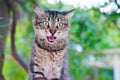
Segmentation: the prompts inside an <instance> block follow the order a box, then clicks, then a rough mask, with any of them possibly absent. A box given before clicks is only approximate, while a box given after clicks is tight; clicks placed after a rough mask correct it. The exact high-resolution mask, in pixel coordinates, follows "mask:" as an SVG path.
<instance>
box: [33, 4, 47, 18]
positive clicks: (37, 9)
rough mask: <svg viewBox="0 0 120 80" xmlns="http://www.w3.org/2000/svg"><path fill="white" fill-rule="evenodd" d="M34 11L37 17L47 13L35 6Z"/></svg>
mask: <svg viewBox="0 0 120 80" xmlns="http://www.w3.org/2000/svg"><path fill="white" fill-rule="evenodd" d="M33 11H34V13H35V15H37V16H40V15H42V14H44V13H45V11H44V10H43V9H41V8H39V7H38V6H37V5H34V6H33Z"/></svg>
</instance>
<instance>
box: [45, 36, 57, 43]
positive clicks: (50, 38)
mask: <svg viewBox="0 0 120 80" xmlns="http://www.w3.org/2000/svg"><path fill="white" fill-rule="evenodd" d="M47 39H48V41H49V42H53V41H55V39H56V37H54V36H49V37H47Z"/></svg>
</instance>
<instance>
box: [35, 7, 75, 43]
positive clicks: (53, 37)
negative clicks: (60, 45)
mask: <svg viewBox="0 0 120 80" xmlns="http://www.w3.org/2000/svg"><path fill="white" fill-rule="evenodd" d="M34 12H35V18H34V20H33V25H34V29H35V34H36V35H37V36H38V37H39V39H44V40H46V42H48V43H54V42H56V41H57V40H62V39H64V38H67V34H68V30H69V24H68V18H69V17H71V16H72V13H73V10H71V11H67V12H58V11H44V10H41V9H40V8H39V7H37V6H35V7H34Z"/></svg>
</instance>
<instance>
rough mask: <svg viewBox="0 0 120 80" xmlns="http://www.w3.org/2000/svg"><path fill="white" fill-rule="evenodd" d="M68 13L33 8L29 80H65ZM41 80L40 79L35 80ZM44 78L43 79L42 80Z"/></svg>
mask: <svg viewBox="0 0 120 80" xmlns="http://www.w3.org/2000/svg"><path fill="white" fill-rule="evenodd" d="M72 11H73V10H71V11H69V12H58V11H43V10H41V9H39V8H38V7H37V6H36V7H35V8H34V12H35V15H36V16H35V19H34V20H33V25H34V29H35V39H34V44H33V50H32V55H31V60H30V80H67V79H63V75H64V74H65V75H66V76H67V74H66V73H65V71H64V70H65V65H66V64H67V61H66V58H65V56H66V53H67V43H68V38H67V35H68V29H69V24H68V17H70V15H69V14H70V13H71V12H72ZM37 78H41V79H37ZM42 78H44V79H42Z"/></svg>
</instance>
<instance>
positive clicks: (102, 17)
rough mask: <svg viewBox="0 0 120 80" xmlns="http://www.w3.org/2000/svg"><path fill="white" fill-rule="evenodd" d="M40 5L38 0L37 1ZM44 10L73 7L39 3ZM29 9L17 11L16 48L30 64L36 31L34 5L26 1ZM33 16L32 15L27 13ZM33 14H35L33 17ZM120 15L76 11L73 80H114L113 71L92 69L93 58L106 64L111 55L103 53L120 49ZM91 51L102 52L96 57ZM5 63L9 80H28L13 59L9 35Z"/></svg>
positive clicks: (71, 54)
mask: <svg viewBox="0 0 120 80" xmlns="http://www.w3.org/2000/svg"><path fill="white" fill-rule="evenodd" d="M37 1H38V0H37ZM38 2H39V3H40V5H42V6H43V7H45V8H49V9H54V10H60V11H63V10H70V9H73V6H70V5H63V4H62V3H57V4H54V5H53V4H49V3H48V2H47V1H46V0H42V1H38ZM24 3H25V6H26V8H27V9H28V11H27V10H25V11H24V10H23V9H22V8H21V7H20V6H19V5H17V8H18V10H19V12H20V19H19V21H18V24H17V31H16V45H17V49H18V52H19V53H20V55H21V56H22V57H23V58H24V59H25V60H26V61H27V62H29V56H30V54H31V48H32V43H33V39H34V30H33V27H32V17H33V16H32V15H33V12H32V3H31V2H29V0H24ZM27 12H30V13H27ZM31 13H32V14H31ZM118 19H119V14H117V13H112V14H104V13H101V12H100V10H99V8H91V9H88V10H84V9H79V8H77V9H76V11H75V14H74V16H73V17H72V18H71V19H70V23H71V27H70V31H69V46H68V54H69V67H70V74H71V77H72V79H73V80H89V79H88V78H89V77H90V76H91V75H93V76H94V80H113V69H112V67H108V68H99V67H95V66H94V65H92V66H91V65H89V62H90V59H89V57H90V56H93V57H94V59H95V61H99V60H106V57H109V60H110V62H111V63H112V57H111V56H110V55H103V54H101V52H100V51H101V50H103V49H108V48H119V47H120V43H119V41H120V37H119V36H120V31H119V30H120V28H119V26H118V25H117V22H118ZM76 45H79V46H81V47H82V52H79V51H77V49H76V47H75V46H76ZM92 51H99V52H98V53H95V54H93V52H92ZM5 53H8V54H7V55H6V61H5V64H4V75H5V77H6V80H25V79H26V78H27V77H28V74H27V73H26V72H25V71H24V70H23V68H22V67H21V66H20V65H19V64H18V63H17V62H16V61H15V60H13V58H12V57H11V56H10V54H9V53H10V35H8V38H7V45H6V52H5Z"/></svg>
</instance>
